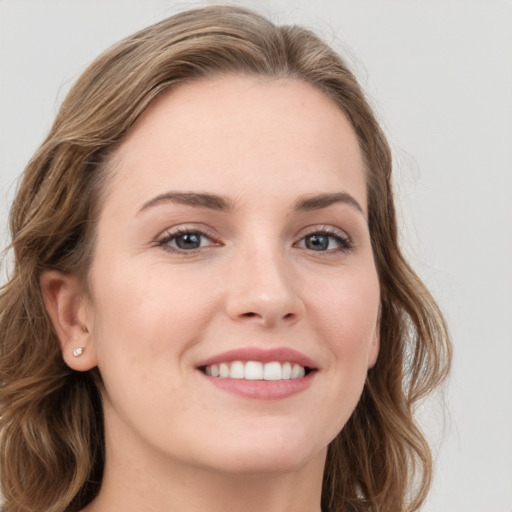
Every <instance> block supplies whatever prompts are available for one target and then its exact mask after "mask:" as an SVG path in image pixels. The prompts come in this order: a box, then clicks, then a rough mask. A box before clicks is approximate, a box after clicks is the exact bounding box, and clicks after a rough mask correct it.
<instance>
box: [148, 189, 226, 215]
mask: <svg viewBox="0 0 512 512" xmlns="http://www.w3.org/2000/svg"><path fill="white" fill-rule="evenodd" d="M167 202H172V203H178V204H184V205H187V206H194V207H200V208H209V209H211V210H217V211H231V210H233V204H232V201H231V200H230V199H228V198H227V197H224V196H219V195H217V194H207V193H200V192H166V193H165V194H160V195H158V196H156V197H154V198H153V199H150V200H149V201H147V202H146V203H144V204H143V205H142V207H141V208H140V210H139V213H140V212H142V211H144V210H147V209H148V208H152V207H153V206H157V205H159V204H162V203H167Z"/></svg>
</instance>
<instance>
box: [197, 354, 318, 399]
mask: <svg viewBox="0 0 512 512" xmlns="http://www.w3.org/2000/svg"><path fill="white" fill-rule="evenodd" d="M196 369H197V370H198V371H199V373H200V374H202V375H203V376H204V378H205V379H206V381H207V382H209V383H210V384H213V385H214V386H215V387H216V388H218V389H220V390H222V391H227V392H229V393H233V394H236V395H239V396H242V397H244V398H250V399H258V400H280V399H284V398H288V397H291V396H293V395H297V394H299V393H302V392H304V391H305V390H307V389H308V388H309V387H310V386H311V385H312V383H313V382H314V381H315V380H316V379H315V378H314V377H315V375H316V374H317V373H318V372H319V370H320V368H319V367H318V365H317V364H316V363H315V362H314V361H313V360H312V359H310V358H309V357H308V356H306V355H305V354H303V353H301V352H298V351H297V350H294V349H290V348H288V347H274V348H272V349H268V348H264V349H262V348H259V347H242V348H238V349H234V350H229V351H228V352H223V353H222V354H217V355H215V356H213V357H210V358H208V359H206V360H203V361H201V362H199V363H198V365H197V366H196Z"/></svg>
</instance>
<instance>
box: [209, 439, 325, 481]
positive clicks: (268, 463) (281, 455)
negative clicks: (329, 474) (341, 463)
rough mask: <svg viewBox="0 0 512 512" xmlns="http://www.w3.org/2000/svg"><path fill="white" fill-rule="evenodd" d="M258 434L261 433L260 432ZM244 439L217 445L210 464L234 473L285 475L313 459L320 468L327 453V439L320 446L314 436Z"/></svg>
mask: <svg viewBox="0 0 512 512" xmlns="http://www.w3.org/2000/svg"><path fill="white" fill-rule="evenodd" d="M260 433H261V432H260ZM257 437H258V436H250V439H247V438H244V436H240V435H239V436H236V438H235V439H234V440H233V439H231V440H230V441H227V442H226V443H224V445H223V448H222V449H221V450H219V446H221V445H220V444H218V445H217V447H216V450H214V452H210V453H215V452H216V457H215V460H214V461H213V460H212V461H211V462H212V464H213V465H216V466H219V465H220V466H221V469H222V471H225V472H227V473H238V474H243V473H245V474H262V473H287V472H293V471H297V470H299V469H301V468H303V467H305V466H307V465H308V464H309V463H311V462H312V461H315V460H319V459H321V461H322V465H323V463H324V461H325V456H326V454H327V444H328V442H327V440H326V441H325V442H324V443H322V442H320V440H319V439H318V437H317V438H316V439H315V437H314V436H304V437H302V438H301V437H299V436H296V435H293V434H290V433H285V432H281V433H276V432H273V433H269V434H267V435H263V436H259V439H258V438H257ZM219 462H220V464H219Z"/></svg>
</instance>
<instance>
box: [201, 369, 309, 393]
mask: <svg viewBox="0 0 512 512" xmlns="http://www.w3.org/2000/svg"><path fill="white" fill-rule="evenodd" d="M200 373H201V375H202V376H203V377H204V378H205V379H208V382H210V383H211V384H213V385H214V386H215V387H217V388H219V389H222V390H223V391H227V392H229V393H233V394H235V395H239V396H243V397H245V398H253V399H259V400H281V399H283V398H288V397H290V396H293V395H296V394H298V393H301V392H302V391H305V390H306V389H308V388H309V386H311V383H312V382H313V378H314V377H315V374H316V372H311V373H308V375H306V376H305V377H302V378H300V379H289V380H288V379H287V380H246V379H226V378H221V377H211V376H209V375H206V374H204V373H203V372H200Z"/></svg>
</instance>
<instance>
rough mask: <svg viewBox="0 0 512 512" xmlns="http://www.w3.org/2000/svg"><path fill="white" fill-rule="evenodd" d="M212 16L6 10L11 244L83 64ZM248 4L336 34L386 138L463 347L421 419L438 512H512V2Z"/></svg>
mask: <svg viewBox="0 0 512 512" xmlns="http://www.w3.org/2000/svg"><path fill="white" fill-rule="evenodd" d="M205 3H219V2H202V3H199V2H172V1H165V0H151V1H149V0H146V1H127V0H124V1H120V0H117V1H94V0H32V1H29V0H3V1H2V0H0V238H1V239H2V241H4V240H6V238H7V229H6V223H7V221H6V218H7V211H8V204H9V202H10V200H11V198H12V196H13V191H14V183H15V180H16V177H17V176H18V175H19V174H20V172H21V171H22V169H23V167H24V165H25V163H26V162H27V160H28V159H29V157H30V155H31V154H32V153H33V152H34V150H35V149H36V147H37V146H38V144H39V143H40V142H41V141H42V138H43V136H44V134H45V133H46V131H47V130H48V128H49V127H50V123H51V121H52V119H53V117H54V115H55V113H56V111H57V108H58V105H59V103H60V101H61V100H62V99H63V97H64V95H65V93H66V92H67V90H68V88H69V86H70V84H71V83H72V82H73V81H74V80H75V79H76V77H77V76H78V75H79V73H80V72H81V71H82V70H83V69H84V67H85V66H86V65H87V64H88V63H89V62H90V61H91V60H92V59H93V58H94V57H95V56H96V55H97V54H99V53H100V52H101V51H102V50H103V49H105V48H106V47H107V46H108V45H110V44H111V43H113V42H115V41H117V40H118V39H120V38H121V37H124V36H126V35H128V34H129V33H131V32H133V31H135V30H137V29H139V28H142V27H143V26H145V25H147V24H149V23H151V22H154V21H157V20H159V19H161V18H163V17H165V16H167V15H170V14H173V13H174V12H176V11H178V10H182V9H186V8H190V7H195V6H197V5H204V4H205ZM235 3H236V2H235ZM238 3H239V4H241V5H246V6H249V7H254V8H257V9H259V10H260V11H261V12H263V13H264V14H267V15H270V16H271V17H272V18H273V19H274V20H275V21H278V22H282V23H291V22H296V23H301V24H305V25H307V26H309V27H310V28H313V29H314V30H316V31H318V32H320V33H321V34H323V36H324V37H325V38H326V39H327V41H329V42H331V43H332V44H334V45H335V46H336V47H337V48H338V49H339V50H340V51H341V52H342V53H343V54H344V55H345V56H346V57H347V58H348V60H349V62H351V63H352V66H353V68H354V69H355V71H356V72H357V74H358V76H359V77H360V79H361V82H362V84H363V87H365V89H366V90H367V91H368V93H369V95H370V97H371V98H372V100H373V103H374V104H375V106H376V109H377V112H378V114H379V117H380V118H381V119H382V122H383V126H384V128H385V129H386V132H387V133H388V135H389V139H390V141H391V144H392V146H393V149H394V156H395V164H396V180H397V184H396V185H397V193H398V197H399V201H400V205H399V209H400V213H401V218H402V232H403V240H404V246H405V248H406V252H407V254H408V255H409V257H410V259H411V261H412V262H413V264H414V266H415V268H416V269H417V271H418V272H419V273H420V275H421V276H422V277H423V279H424V280H425V281H426V282H427V284H428V285H429V286H430V288H431V290H432V291H433V293H434V295H435V297H436V298H437V299H438V301H439V303H440V304H441V307H442V308H443V310H444V311H445V313H446V317H447V319H448V322H449V325H450V329H451V332H452V335H453V340H454V344H455V359H454V368H453V374H452V376H451V379H450V381H449V384H448V387H447V391H446V396H445V402H446V406H447V409H448V414H447V416H446V418H445V419H444V420H443V406H442V404H441V402H440V401H439V400H437V401H430V402H429V403H427V404H426V405H425V407H424V408H423V409H422V417H423V421H424V424H425V429H426V430H427V432H428V435H429V437H430V439H431V441H432V442H433V444H434V446H435V447H436V453H437V472H436V479H435V483H434V487H433V491H432V493H431V496H430V499H429V501H428V503H427V506H426V507H425V511H431V512H512V370H511V368H512V320H511V318H512V206H511V204H512V201H511V199H512V151H511V145H512V65H511V63H512V2H511V1H510V0H473V1H471V0H459V1H454V0H414V1H413V0H400V1H398V0H394V1H390V0H338V1H334V0H333V1H327V0H324V1H319V2H313V1H307V0H293V1H286V0H281V1H279V0H275V1H259V2H257V1H255V0H254V1H242V2H238ZM2 245H4V244H2Z"/></svg>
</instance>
